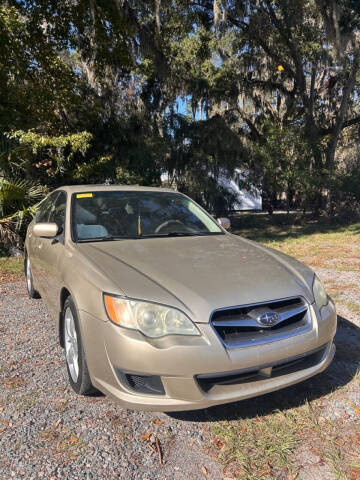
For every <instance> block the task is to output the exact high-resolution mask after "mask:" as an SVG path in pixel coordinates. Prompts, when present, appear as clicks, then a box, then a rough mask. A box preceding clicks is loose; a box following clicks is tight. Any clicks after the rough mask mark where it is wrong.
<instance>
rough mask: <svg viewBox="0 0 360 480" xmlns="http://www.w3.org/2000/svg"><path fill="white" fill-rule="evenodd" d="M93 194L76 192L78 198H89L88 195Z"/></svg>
mask: <svg viewBox="0 0 360 480" xmlns="http://www.w3.org/2000/svg"><path fill="white" fill-rule="evenodd" d="M92 196H93V194H92V193H77V194H76V198H88V197H92Z"/></svg>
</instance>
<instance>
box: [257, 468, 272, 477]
mask: <svg viewBox="0 0 360 480" xmlns="http://www.w3.org/2000/svg"><path fill="white" fill-rule="evenodd" d="M268 473H271V468H267V469H266V470H262V471H261V472H259V473H258V476H259V477H263V476H264V475H267V474H268Z"/></svg>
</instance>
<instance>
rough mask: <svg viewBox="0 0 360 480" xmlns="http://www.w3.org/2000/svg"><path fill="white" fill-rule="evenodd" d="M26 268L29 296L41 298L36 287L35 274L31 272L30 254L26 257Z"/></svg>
mask: <svg viewBox="0 0 360 480" xmlns="http://www.w3.org/2000/svg"><path fill="white" fill-rule="evenodd" d="M24 270H25V277H26V289H27V292H28V295H29V298H40V294H39V292H38V291H37V290H35V288H34V282H33V276H32V273H31V266H30V260H29V257H28V256H26V257H25V264H24Z"/></svg>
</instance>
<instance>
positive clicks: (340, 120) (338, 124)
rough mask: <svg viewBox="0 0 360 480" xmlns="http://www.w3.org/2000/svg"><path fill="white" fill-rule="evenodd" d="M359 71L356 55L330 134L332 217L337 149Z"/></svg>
mask: <svg viewBox="0 0 360 480" xmlns="http://www.w3.org/2000/svg"><path fill="white" fill-rule="evenodd" d="M358 69H359V53H358V54H357V55H355V57H354V61H353V66H352V69H351V72H350V75H349V78H348V80H347V82H346V84H345V87H344V90H343V96H342V99H341V103H340V108H339V110H338V113H337V115H336V121H335V127H334V129H333V131H332V132H331V134H330V140H329V142H328V147H327V151H326V166H327V169H328V172H329V178H328V189H329V195H328V209H329V212H330V214H331V215H332V214H333V212H334V205H333V195H334V185H333V182H334V173H335V153H336V147H337V144H338V140H339V137H340V133H341V130H342V127H343V124H344V121H345V117H346V114H347V110H348V106H349V99H350V94H351V92H352V90H353V89H354V86H355V81H356V74H357V72H358Z"/></svg>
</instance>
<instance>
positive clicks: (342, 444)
mask: <svg viewBox="0 0 360 480" xmlns="http://www.w3.org/2000/svg"><path fill="white" fill-rule="evenodd" d="M335 443H336V445H339V446H340V447H343V446H344V445H345V442H344V440H337V441H336V442H335Z"/></svg>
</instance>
